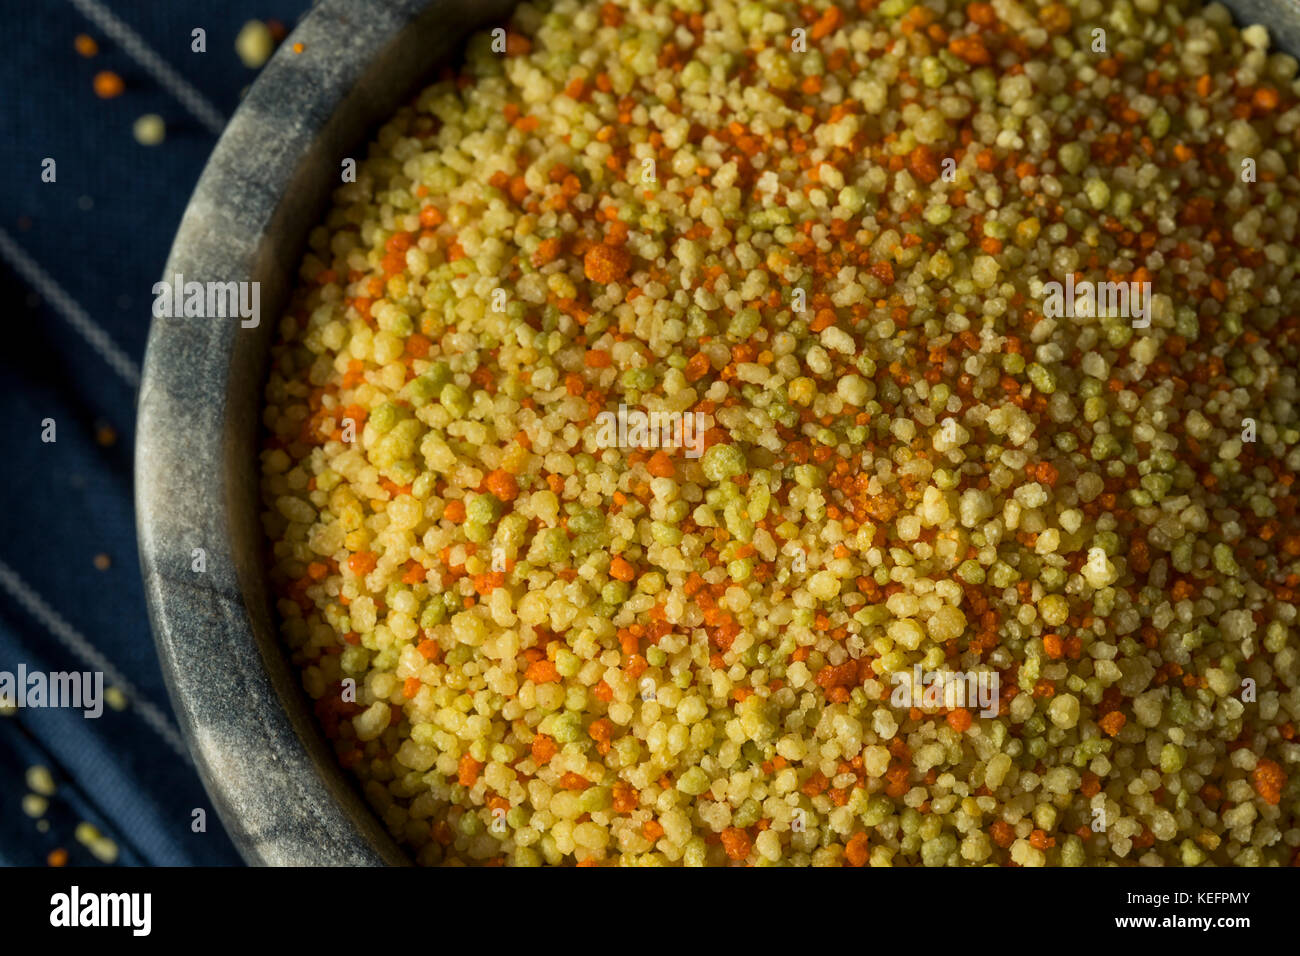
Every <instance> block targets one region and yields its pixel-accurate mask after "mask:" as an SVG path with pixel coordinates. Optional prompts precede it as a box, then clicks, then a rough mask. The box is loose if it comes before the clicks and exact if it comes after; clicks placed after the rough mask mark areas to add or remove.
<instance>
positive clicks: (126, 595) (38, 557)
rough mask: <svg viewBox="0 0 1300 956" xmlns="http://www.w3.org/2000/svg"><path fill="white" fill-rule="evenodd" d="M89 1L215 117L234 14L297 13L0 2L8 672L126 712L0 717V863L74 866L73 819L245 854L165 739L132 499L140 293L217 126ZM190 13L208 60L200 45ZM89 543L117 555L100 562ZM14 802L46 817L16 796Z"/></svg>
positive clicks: (137, 2) (188, 855)
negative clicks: (37, 778) (104, 77)
mask: <svg viewBox="0 0 1300 956" xmlns="http://www.w3.org/2000/svg"><path fill="white" fill-rule="evenodd" d="M359 2H360V0H359ZM87 4H90V5H92V6H95V7H97V8H100V9H104V8H107V9H108V10H110V11H111V12H112V14H113V15H115V16H116V17H117V18H118V19H119V20H120V21H122V22H124V23H125V24H127V25H128V26H129V27H131V28H132V29H133V30H134V32H135V33H136V34H138V35H139V37H140V38H141V39H142V40H143V42H144V44H146V45H147V47H148V48H150V49H152V50H153V51H154V52H155V53H156V54H157V56H158V57H159V58H161V60H162V61H163V62H164V63H166V64H167V65H169V66H170V67H171V68H172V69H174V70H175V71H176V73H177V74H179V75H180V76H181V77H183V78H184V79H185V80H186V81H188V83H189V84H191V85H192V86H193V88H195V89H196V90H197V91H198V92H199V93H200V94H201V95H202V97H203V98H205V99H206V100H208V101H209V102H210V103H211V104H213V105H214V106H215V107H216V109H217V110H218V111H220V113H221V114H222V115H223V116H229V115H230V114H231V113H232V112H233V111H234V109H235V107H236V105H237V104H238V101H239V96H240V92H241V91H242V90H243V89H244V88H245V87H246V86H247V85H248V84H249V83H251V82H252V81H253V79H254V77H255V75H256V74H255V71H253V70H251V69H248V68H247V67H245V66H244V65H243V64H242V63H241V62H240V60H239V58H238V57H237V56H236V55H235V50H234V43H235V36H236V34H237V33H238V32H239V29H240V27H241V26H242V25H243V24H244V23H245V22H246V21H247V20H250V19H253V18H258V19H263V20H267V19H271V18H275V19H278V20H279V21H281V22H282V23H283V24H284V25H285V26H286V27H288V28H289V29H292V27H293V24H294V22H295V21H296V19H297V18H298V16H299V15H300V14H301V13H302V12H303V11H304V10H305V9H306V8H307V6H308V2H307V0H184V2H180V3H178V2H176V0H83V2H79V3H78V2H73V0H0V23H3V24H4V25H5V29H4V30H3V31H0V52H2V53H3V55H0V91H3V92H2V93H0V302H2V303H3V308H4V320H3V322H4V327H3V328H4V331H3V335H4V339H3V345H2V346H0V365H2V367H3V375H0V408H2V409H3V414H0V449H2V454H3V460H2V462H0V474H2V475H3V487H4V499H3V503H2V504H0V671H7V672H11V673H12V672H16V671H17V669H18V665H19V664H24V665H26V667H27V668H28V670H29V671H31V670H40V671H46V672H49V671H56V672H57V671H87V670H101V669H103V670H107V671H108V672H109V674H110V677H108V678H106V680H105V684H106V686H107V685H110V684H113V683H114V682H115V681H120V682H123V683H125V684H126V685H127V686H126V688H123V689H124V690H126V691H127V692H126V695H125V696H126V700H127V706H126V707H125V708H124V709H120V710H119V709H113V708H110V707H105V709H104V713H103V715H102V716H101V717H99V718H98V719H88V718H86V717H84V716H83V715H82V714H81V712H80V711H76V710H70V709H51V708H47V709H36V708H19V709H17V710H13V711H10V712H9V713H8V714H7V715H3V716H0V863H3V864H10V865H42V864H44V863H45V862H46V860H47V858H48V857H49V854H50V853H51V851H55V850H58V849H62V850H65V851H66V852H67V854H68V857H67V859H68V862H69V863H70V864H74V865H75V864H96V863H98V862H100V861H99V860H98V859H97V857H96V856H95V855H94V854H93V853H92V852H91V850H90V849H89V848H88V847H87V846H86V845H84V844H83V842H81V841H79V840H78V839H77V837H76V835H75V831H76V829H77V826H78V824H79V823H81V822H83V821H84V822H88V823H90V824H91V825H93V826H94V827H95V828H97V829H98V830H99V832H100V833H102V834H103V835H104V836H106V837H108V838H109V839H111V840H112V841H113V842H114V843H115V844H116V845H117V847H118V853H117V857H116V862H117V863H119V864H122V863H124V864H149V865H187V864H209V865H218V864H236V863H238V862H239V857H238V855H237V854H236V852H235V850H234V848H233V847H232V845H231V843H230V841H229V839H228V838H227V837H226V835H225V833H224V832H222V829H221V823H220V821H219V820H218V819H217V818H216V815H215V813H214V812H213V810H212V808H211V805H210V803H209V802H208V799H207V796H206V794H205V793H204V791H203V788H202V786H201V785H200V783H199V780H198V777H197V775H196V773H195V771H194V768H193V767H192V766H191V765H190V763H189V761H188V758H187V757H185V756H183V753H182V752H179V751H178V749H177V747H176V738H175V736H174V727H175V721H174V718H173V717H172V714H171V707H170V704H169V702H168V700H167V694H166V689H165V688H164V686H163V681H162V675H161V673H160V671H159V667H158V662H157V658H156V656H155V653H154V646H153V641H152V639H151V637H150V634H149V624H148V619H147V617H146V613H145V605H144V597H143V591H142V587H141V583H140V573H139V562H138V557H137V553H136V540H135V522H134V514H133V508H132V501H131V481H132V479H131V471H132V455H133V453H134V440H133V433H134V428H135V402H136V389H135V387H134V385H133V384H132V382H131V371H132V366H134V367H135V368H137V369H138V367H139V365H140V364H141V362H142V359H143V355H144V346H145V339H146V336H147V334H148V330H149V320H150V304H151V301H152V294H151V287H152V285H153V283H154V282H155V281H157V280H158V278H159V277H160V276H161V274H162V271H163V265H164V261H165V259H166V256H167V252H168V250H169V248H170V245H171V241H172V237H173V235H174V233H175V229H176V224H177V222H178V221H179V219H180V216H181V213H182V211H183V210H184V208H185V204H186V202H187V200H188V199H189V196H190V192H191V190H192V189H193V187H194V183H195V181H196V180H197V179H198V176H199V173H200V171H201V170H202V168H203V165H204V163H205V162H206V160H207V157H208V153H209V152H210V150H211V149H212V147H213V144H214V143H215V136H214V135H213V133H212V132H211V131H210V130H209V129H208V127H207V126H206V125H205V124H204V123H203V122H201V121H200V120H199V119H196V118H195V116H193V115H191V113H190V112H189V111H188V110H187V109H186V107H185V106H184V105H183V104H182V102H181V101H180V100H179V99H178V98H177V97H176V96H175V95H174V93H173V92H170V91H169V90H168V89H167V88H166V86H165V85H164V84H162V83H160V82H158V81H156V80H155V79H154V77H153V76H152V75H151V73H150V71H149V70H148V69H147V68H146V67H145V65H144V63H143V59H144V58H142V57H141V55H140V53H139V51H138V50H135V51H133V50H131V49H128V45H127V44H124V43H123V42H119V41H118V40H115V39H113V38H111V37H110V35H109V33H108V32H107V31H106V29H105V28H103V27H102V25H101V24H96V23H94V22H92V20H91V19H89V18H88V15H87V12H86V5H87ZM199 27H201V28H203V29H204V30H205V31H206V41H207V52H206V53H195V52H192V50H191V43H192V31H193V30H194V29H195V28H199ZM79 33H85V34H87V35H89V36H91V37H92V38H94V39H95V40H96V41H97V42H98V44H99V52H98V53H97V54H96V55H95V56H93V57H90V58H86V57H83V56H81V55H79V54H78V52H77V51H76V49H75V48H74V38H75V37H76V35H77V34H79ZM100 70H112V71H114V72H116V73H117V74H118V75H119V76H120V77H121V78H122V79H123V80H124V81H125V86H126V89H125V92H123V93H122V95H120V96H118V97H116V98H113V99H108V100H103V99H99V98H98V97H97V96H96V95H95V93H94V90H93V86H92V80H93V77H94V76H95V74H96V73H97V72H99V71H100ZM146 113H156V114H158V115H160V116H161V117H163V119H164V120H165V122H166V130H167V132H166V140H165V141H164V142H163V143H162V144H161V145H157V146H142V145H140V144H139V143H137V142H136V140H135V138H134V137H133V135H132V125H133V123H134V122H135V120H136V119H137V118H138V117H139V116H141V115H143V114H146ZM46 158H51V159H54V160H55V163H56V167H55V173H56V180H55V182H52V183H47V182H42V178H41V173H42V163H43V160H45V159H46ZM6 237H7V238H8V240H10V243H9V244H8V245H7V246H6V243H5V241H4V240H5V238H6ZM15 248H16V249H17V250H18V253H17V255H15V253H14V249H15ZM24 257H25V258H26V260H27V262H28V263H31V264H34V265H35V266H36V267H37V268H38V269H39V270H41V271H42V272H43V273H44V274H45V275H46V276H48V278H49V279H50V280H52V282H53V283H55V284H56V286H57V289H61V290H62V291H63V294H65V295H66V296H67V297H69V298H70V300H71V301H73V302H75V303H76V304H77V305H79V306H80V307H81V309H83V310H84V313H85V315H86V317H87V318H88V319H89V320H90V322H91V323H93V325H91V326H87V325H85V324H84V323H83V324H82V326H81V329H80V330H78V328H77V323H76V322H75V321H71V322H70V321H69V319H68V317H67V315H66V312H67V310H66V309H64V310H62V311H61V310H60V309H58V308H55V303H56V302H58V301H60V295H59V293H58V292H57V291H55V287H54V286H50V285H46V286H45V288H43V289H42V288H39V287H38V286H39V285H40V284H41V283H40V282H38V281H34V280H33V279H32V276H31V271H30V268H28V269H24V268H22V267H16V266H15V265H14V260H15V258H20V259H21V258H24ZM51 300H54V301H51ZM87 329H90V330H91V331H89V334H87ZM94 329H99V330H102V333H96V332H95V331H93V330H94ZM98 334H104V335H106V336H107V338H108V340H111V343H115V345H116V347H117V348H118V349H120V351H121V353H123V358H124V359H125V361H122V360H118V361H117V362H116V364H114V363H113V362H111V361H108V360H106V358H105V354H106V352H111V348H112V346H107V347H106V346H105V345H104V342H103V341H102V340H101V341H100V342H99V346H98V347H96V346H95V345H94V344H92V343H91V342H90V341H88V339H90V340H94V339H95V337H96V335H98ZM46 419H53V420H54V423H55V429H56V432H55V436H56V439H57V440H56V441H55V442H53V443H47V442H43V441H42V440H41V434H42V428H43V425H42V423H43V421H45V420H46ZM108 429H111V430H112V431H113V432H115V434H116V437H115V438H112V437H111V436H110V435H109V434H108ZM97 555H106V556H107V558H108V561H109V566H108V567H107V568H106V569H103V570H101V569H99V568H97V566H96V563H95V559H96V556H97ZM102 563H103V562H102V560H101V564H102ZM88 661H89V662H88ZM151 718H152V719H151ZM37 765H39V766H44V767H46V768H48V769H49V771H50V772H51V774H52V775H53V777H54V780H55V782H56V785H57V788H56V790H55V793H54V794H53V796H51V797H49V799H48V805H47V806H46V807H44V808H41V807H40V806H39V805H35V806H33V804H39V801H33V800H32V799H30V797H29V795H30V794H31V792H32V791H31V790H30V788H29V786H28V784H27V781H26V776H27V771H28V768H30V767H33V766H37ZM25 797H26V798H27V800H26V803H27V805H28V808H29V809H32V810H41V811H42V812H41V813H40V815H39V816H38V817H35V818H34V817H32V816H29V815H28V814H27V813H26V812H25V811H24V809H23V805H24V799H25ZM196 808H202V809H204V810H205V811H206V815H207V832H206V833H194V832H192V830H191V819H192V813H193V811H194V810H195V809H196ZM84 829H85V828H83V837H84Z"/></svg>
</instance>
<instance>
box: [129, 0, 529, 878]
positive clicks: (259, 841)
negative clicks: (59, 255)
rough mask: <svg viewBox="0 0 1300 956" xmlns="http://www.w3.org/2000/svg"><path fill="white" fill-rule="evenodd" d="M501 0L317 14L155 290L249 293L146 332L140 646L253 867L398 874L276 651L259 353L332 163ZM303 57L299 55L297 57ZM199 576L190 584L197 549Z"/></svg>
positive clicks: (210, 175) (267, 76)
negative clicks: (202, 315) (389, 867)
mask: <svg viewBox="0 0 1300 956" xmlns="http://www.w3.org/2000/svg"><path fill="white" fill-rule="evenodd" d="M512 5H513V4H512V3H511V2H509V0H486V2H484V0H478V2H475V0H364V2H361V0H324V2H322V3H320V4H318V5H317V6H316V7H315V8H314V9H313V10H312V12H311V13H309V14H308V15H307V16H306V17H305V18H304V19H303V21H302V22H301V23H300V24H299V26H298V27H297V29H296V30H294V32H293V34H292V36H290V37H289V38H288V40H287V41H286V42H285V43H284V45H283V46H282V48H281V50H280V51H279V52H278V53H277V54H276V56H275V57H273V58H272V60H271V62H270V63H269V64H268V65H267V67H266V69H265V70H264V72H263V73H262V75H261V76H260V77H259V78H258V80H257V82H256V83H254V84H253V86H252V88H251V89H250V90H249V92H248V95H247V97H246V99H245V100H244V102H243V103H242V105H241V106H240V107H239V110H238V111H237V112H236V113H235V115H234V118H233V119H232V120H231V122H230V124H229V125H228V126H227V127H226V130H225V133H224V134H223V135H222V137H221V139H220V141H219V142H218V144H217V146H216V149H215V151H214V152H213V154H212V158H211V159H210V160H209V162H208V165H207V168H206V169H205V170H204V172H203V175H202V177H201V178H200V180H199V182H198V185H197V187H196V188H195V191H194V195H193V197H192V198H191V200H190V203H189V206H188V208H187V209H186V211H185V215H184V217H183V219H182V220H181V225H180V229H179V231H178V232H177V235H176V241H175V244H174V245H173V247H172V252H171V256H170V258H169V259H168V262H167V267H166V271H165V274H164V275H165V278H167V279H168V280H169V281H170V279H171V277H173V276H175V275H178V274H179V275H181V276H183V277H184V279H185V281H186V282H190V281H198V282H209V281H215V282H230V281H235V282H258V283H260V317H261V322H260V324H259V325H258V326H257V327H256V328H242V327H241V323H240V320H239V319H237V318H227V319H222V318H210V319H198V318H161V319H155V320H154V323H153V328H152V329H151V331H150V335H149V347H148V352H147V355H146V358H145V372H144V384H143V386H142V387H141V392H140V409H139V436H138V442H137V452H136V512H137V524H138V532H139V537H140V554H141V563H142V567H143V572H144V580H145V590H146V595H147V597H148V602H149V614H150V619H151V623H152V625H153V632H154V639H155V641H156V642H157V645H158V651H159V654H160V656H161V658H162V667H163V672H164V675H165V677H166V679H167V683H168V689H169V691H170V694H171V698H172V703H173V705H174V706H175V709H176V713H177V718H178V719H179V721H180V725H181V728H182V730H183V732H184V734H185V736H186V738H187V740H188V742H189V745H190V749H191V751H192V752H193V754H194V758H195V761H196V763H197V764H198V767H199V771H200V774H201V775H202V777H203V780H204V783H205V784H206V786H207V789H208V793H209V794H210V795H211V797H212V800H213V803H214V805H215V807H216V809H217V812H218V814H219V815H220V816H221V819H222V821H223V822H224V824H225V826H226V828H227V830H228V831H229V832H230V834H231V837H232V838H233V839H234V841H235V844H236V846H237V847H238V848H239V850H240V852H241V853H242V854H243V856H244V858H245V859H246V860H247V861H248V862H250V863H264V864H277V865H278V864H284V865H294V864H302V865H313V864H315V865H322V864H324V865H328V864H381V863H404V862H407V859H406V857H405V855H404V854H403V853H402V852H401V851H400V850H399V849H398V848H397V846H396V844H394V843H393V841H392V840H391V839H389V837H388V834H387V833H386V832H385V831H384V830H383V828H382V827H381V826H380V824H379V822H378V820H377V819H376V817H375V816H374V814H373V813H372V812H371V811H370V810H369V808H368V807H367V806H366V805H365V804H364V803H363V801H362V800H361V798H360V797H359V796H358V794H357V792H356V790H355V788H354V787H353V785H352V784H351V782H350V780H349V779H348V778H347V777H346V776H345V774H344V773H343V771H342V770H341V769H340V768H339V766H338V764H337V763H336V761H335V759H334V755H333V752H332V751H331V749H330V748H329V747H328V746H327V744H326V743H325V741H324V739H323V737H322V735H321V734H320V732H319V730H318V729H317V727H316V725H315V723H314V718H313V716H312V713H311V710H310V707H309V703H308V700H307V697H306V695H305V693H304V692H303V691H302V690H301V689H300V685H299V682H298V675H297V674H296V673H293V671H292V669H291V667H290V665H289V662H288V660H287V657H286V654H285V652H284V650H283V649H282V647H281V645H280V642H279V639H278V635H277V632H276V626H275V622H274V618H273V616H272V610H271V608H272V605H271V600H270V597H269V595H268V591H267V586H266V574H265V566H264V559H263V552H264V548H263V545H262V531H261V524H260V521H259V518H258V511H259V504H258V475H259V468H258V463H257V445H258V436H257V430H258V422H259V419H260V416H259V408H260V405H261V395H262V389H263V387H264V385H265V381H266V370H267V355H268V351H269V345H270V338H271V335H272V333H273V330H274V328H275V327H276V325H277V324H278V322H279V317H280V315H281V312H282V310H283V307H284V305H285V303H286V302H287V299H288V294H289V292H290V291H291V286H292V283H293V282H294V281H295V277H296V275H297V268H298V263H299V260H300V257H301V254H302V250H303V246H304V241H305V237H306V234H307V232H308V230H309V229H310V228H311V227H312V226H314V225H315V224H316V223H317V222H318V221H319V220H320V218H321V216H322V215H323V213H324V210H325V206H326V202H327V201H328V198H329V195H330V192H331V191H332V189H333V188H334V187H335V186H336V185H337V184H338V183H339V182H340V179H339V174H340V169H341V165H340V164H341V162H342V160H343V158H344V157H346V156H349V155H360V154H359V153H352V152H349V151H350V150H361V149H364V147H365V142H366V139H367V137H368V136H369V135H370V134H371V133H372V132H373V130H374V128H375V126H376V125H377V124H378V123H379V122H381V121H382V120H383V119H385V118H386V117H387V116H388V115H390V114H391V113H392V112H393V110H394V109H395V108H396V107H397V106H398V105H399V104H400V103H401V101H402V99H403V98H404V97H406V96H407V95H408V94H410V93H411V92H412V91H413V89H415V88H416V87H417V86H418V84H419V82H420V81H421V80H422V79H424V78H426V77H427V76H428V75H429V73H430V72H431V68H432V67H434V66H436V65H437V64H438V63H440V62H442V61H443V60H444V59H445V58H447V57H448V55H449V54H452V53H454V52H455V50H456V49H457V48H458V47H459V44H460V41H461V40H462V38H463V37H464V36H465V34H466V33H468V32H470V31H471V30H472V29H475V28H477V27H480V26H482V25H484V24H485V23H486V22H488V21H490V20H493V19H499V18H501V17H503V16H504V15H505V13H506V12H508V10H509V8H510V7H511V6H512ZM296 43H301V44H302V45H303V52H302V53H300V54H294V53H293V52H292V50H291V47H292V46H293V45H294V44H296ZM196 548H201V549H203V552H204V560H205V563H206V570H205V571H203V572H201V573H199V572H195V571H193V570H191V568H192V566H193V554H194V549H196Z"/></svg>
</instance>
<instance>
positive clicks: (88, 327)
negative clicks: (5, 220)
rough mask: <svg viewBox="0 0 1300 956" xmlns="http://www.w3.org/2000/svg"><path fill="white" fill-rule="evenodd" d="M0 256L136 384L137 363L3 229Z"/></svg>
mask: <svg viewBox="0 0 1300 956" xmlns="http://www.w3.org/2000/svg"><path fill="white" fill-rule="evenodd" d="M0 257H3V258H4V260H5V261H6V262H8V263H9V265H10V266H12V267H13V269H14V271H15V272H17V273H18V274H19V275H20V276H22V277H23V278H24V279H25V280H27V282H28V283H29V284H30V285H32V286H34V287H35V288H36V291H37V292H39V293H40V294H41V295H42V296H44V297H45V299H46V301H48V302H49V303H50V304H51V305H52V306H54V308H55V310H56V311H57V312H58V313H59V314H60V315H61V316H63V318H64V319H66V320H67V322H68V324H69V325H71V326H72V327H73V328H74V329H76V331H77V333H78V334H79V335H80V336H81V337H82V338H83V339H85V340H86V341H87V342H88V343H89V344H90V347H91V348H93V349H94V350H95V351H96V352H98V353H99V355H100V357H101V358H102V359H103V360H104V361H105V362H107V363H108V364H109V367H111V368H112V369H113V371H114V372H116V373H117V374H118V375H120V376H122V378H123V379H124V380H125V381H126V382H127V384H129V385H130V386H131V387H132V388H139V387H140V367H139V366H138V365H136V364H135V362H134V361H132V360H131V357H130V356H128V355H127V354H126V353H125V352H123V351H122V349H121V348H119V347H118V344H117V343H116V342H114V341H113V339H112V338H111V337H110V336H109V334H108V333H107V332H105V331H104V330H103V329H102V328H100V327H99V326H98V325H96V324H95V320H94V319H92V318H91V317H90V315H89V313H87V312H86V310H85V309H83V308H82V307H81V306H80V305H78V304H77V302H76V300H75V299H73V298H72V296H70V295H68V293H67V292H65V291H64V290H63V288H62V287H61V286H60V285H59V284H58V283H57V282H55V281H54V277H53V276H51V275H50V274H49V273H48V272H46V271H45V270H44V269H42V268H41V267H40V266H39V265H37V264H36V260H34V259H33V258H32V257H31V256H29V255H28V254H27V253H26V252H25V251H24V250H23V248H22V246H20V245H18V243H16V242H14V240H13V238H12V237H11V236H10V235H9V233H7V232H5V231H4V229H0Z"/></svg>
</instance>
